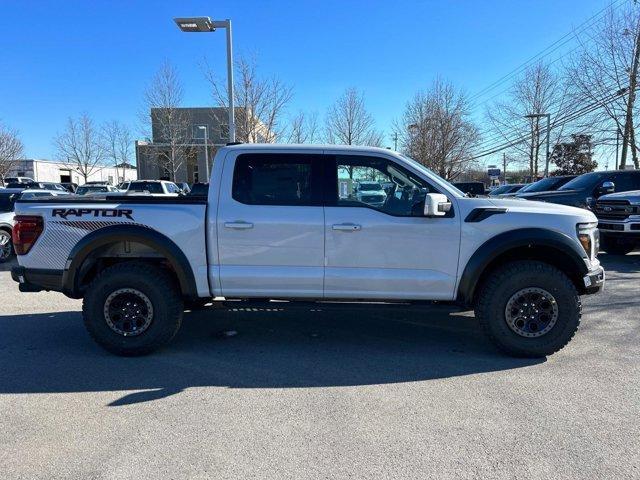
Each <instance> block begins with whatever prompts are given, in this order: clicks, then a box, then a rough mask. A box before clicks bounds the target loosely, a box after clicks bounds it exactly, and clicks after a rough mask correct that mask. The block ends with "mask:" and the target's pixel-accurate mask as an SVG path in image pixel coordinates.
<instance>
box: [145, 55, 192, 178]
mask: <svg viewBox="0 0 640 480" xmlns="http://www.w3.org/2000/svg"><path fill="white" fill-rule="evenodd" d="M182 98H183V89H182V83H181V82H180V79H179V78H178V72H177V71H176V69H175V68H174V67H173V66H172V65H171V63H169V62H168V61H165V62H164V63H163V64H162V66H161V67H160V69H159V70H158V71H157V72H156V74H155V75H154V77H153V79H152V80H151V83H150V84H149V85H148V87H147V89H146V91H145V94H144V103H145V113H146V115H148V116H146V122H147V125H148V126H150V127H151V130H152V132H153V139H154V144H156V148H157V151H156V152H155V155H153V156H152V157H151V159H152V163H154V164H156V165H157V166H158V167H160V168H161V169H162V170H163V171H164V172H165V173H166V174H167V175H168V176H169V178H170V179H171V180H175V179H176V173H177V172H178V171H179V170H180V169H181V168H183V166H184V165H185V164H186V162H187V161H190V160H191V158H192V156H191V155H189V151H190V149H189V146H188V145H187V144H188V142H189V140H190V136H189V120H188V117H187V115H186V114H185V112H184V110H183V109H182V108H180V105H181V104H182Z"/></svg>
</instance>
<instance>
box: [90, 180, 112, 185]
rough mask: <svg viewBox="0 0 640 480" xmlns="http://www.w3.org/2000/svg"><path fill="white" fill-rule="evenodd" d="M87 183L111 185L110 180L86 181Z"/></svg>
mask: <svg viewBox="0 0 640 480" xmlns="http://www.w3.org/2000/svg"><path fill="white" fill-rule="evenodd" d="M84 184H85V185H111V183H109V181H108V180H93V181H91V182H85V183H84Z"/></svg>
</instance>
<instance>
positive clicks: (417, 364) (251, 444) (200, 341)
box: [0, 254, 640, 479]
mask: <svg viewBox="0 0 640 480" xmlns="http://www.w3.org/2000/svg"><path fill="white" fill-rule="evenodd" d="M601 261H602V262H603V264H604V265H605V268H606V270H607V276H608V278H607V284H606V288H605V291H604V292H603V293H601V294H599V295H596V296H590V297H583V302H584V316H583V321H582V325H581V328H580V330H579V332H578V333H577V335H576V337H575V338H574V340H573V341H572V342H571V343H570V344H569V345H568V346H567V347H566V348H565V349H564V350H562V351H561V352H559V353H557V354H556V355H553V356H551V357H549V358H547V359H542V360H523V359H514V358H509V357H505V356H503V355H501V354H499V353H497V352H496V351H495V350H494V349H493V347H492V346H491V345H490V344H489V343H488V342H487V341H486V340H485V339H484V337H483V336H482V334H481V333H480V331H479V329H478V327H477V325H476V322H475V319H474V318H473V316H472V314H471V313H470V312H462V313H460V312H452V311H451V310H450V309H448V308H444V307H439V308H435V309H427V308H412V309H409V308H405V307H385V306H381V305H367V306H360V307H358V308H356V309H351V308H347V307H344V306H338V307H328V306H318V307H313V308H311V307H307V306H305V307H291V306H285V305H282V304H277V305H274V306H273V307H272V308H268V309H267V308H255V309H254V308H242V306H241V305H238V307H236V308H225V309H209V310H205V311H198V312H192V313H186V314H185V319H184V323H183V327H182V329H181V331H180V332H179V334H178V336H177V338H176V340H175V341H174V343H173V344H172V345H171V346H170V347H169V348H167V349H165V350H163V351H161V352H158V353H157V354H153V355H150V356H147V357H143V358H119V357H115V356H112V355H110V354H108V353H106V352H104V351H103V350H101V349H100V348H99V347H97V346H96V345H95V344H94V343H93V342H92V341H91V340H90V338H89V336H88V334H87V333H86V332H85V330H84V327H83V325H82V320H81V315H80V308H81V302H80V301H77V300H70V299H68V298H66V297H64V296H62V295H61V294H57V293H31V294H26V293H25V294H20V293H19V292H18V289H17V285H16V284H14V283H13V282H12V281H11V279H10V275H9V272H8V271H7V270H8V268H9V266H7V265H4V266H2V268H0V270H1V271H0V477H1V478H2V479H14V478H25V479H34V478H46V479H50V478H73V479H89V478H96V479H120V478H132V479H133V478H135V479H146V478H149V479H182V478H197V479H200V478H202V479H204V478H229V479H249V478H273V479H286V478H292V479H306V478H309V479H311V478H313V479H315V478H372V479H386V478H398V479H407V478H416V479H418V478H420V479H424V478H437V479H446V478H475V479H488V478H510V479H511V478H527V479H532V478H540V479H550V478H562V479H576V478H597V479H602V478H612V479H613V478H615V479H622V478H639V477H640V433H639V431H640V429H639V427H640V388H639V387H640V348H639V345H640V342H639V339H640V333H639V332H640V295H639V288H638V287H639V286H640V255H637V254H634V255H628V256H626V257H613V256H607V255H602V256H601ZM230 330H233V331H235V332H237V334H236V335H232V336H228V335H225V333H224V332H228V331H230Z"/></svg>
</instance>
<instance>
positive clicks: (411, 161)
mask: <svg viewBox="0 0 640 480" xmlns="http://www.w3.org/2000/svg"><path fill="white" fill-rule="evenodd" d="M398 155H400V157H401V158H402V159H404V161H405V162H407V163H408V164H410V165H411V166H412V167H413V168H415V169H416V170H418V171H422V172H423V173H425V174H426V175H427V176H428V177H429V178H431V179H433V180H434V181H436V182H437V183H440V184H442V185H445V186H446V187H447V188H449V189H451V190H453V191H454V192H455V193H457V194H458V195H459V196H461V197H466V196H467V195H466V193H464V192H463V191H462V190H460V189H459V188H457V187H455V186H454V185H453V184H452V183H450V182H448V181H447V180H445V179H444V178H442V177H441V176H440V175H437V174H436V173H434V172H433V171H432V170H431V169H429V168H427V167H425V166H424V165H422V164H421V163H420V162H418V161H416V160H414V159H413V158H411V157H407V156H406V155H403V154H401V153H400V154H398Z"/></svg>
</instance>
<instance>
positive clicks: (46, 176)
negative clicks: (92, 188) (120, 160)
mask: <svg viewBox="0 0 640 480" xmlns="http://www.w3.org/2000/svg"><path fill="white" fill-rule="evenodd" d="M63 175H70V176H71V182H73V183H77V184H78V185H82V184H83V183H84V177H83V176H82V175H80V173H78V172H77V171H76V170H74V169H73V168H72V167H71V166H70V165H69V164H66V163H62V162H50V161H47V160H24V161H21V162H20V163H19V164H18V165H17V166H16V168H14V169H13V171H11V172H9V174H8V175H7V176H8V177H16V176H24V177H31V178H33V179H34V180H35V181H37V182H55V183H58V182H61V181H62V178H61V177H62V176H63ZM137 178H138V174H137V171H136V169H135V167H134V168H127V169H125V170H123V169H122V168H119V169H118V175H117V176H116V169H115V168H114V167H104V168H101V169H99V170H98V169H96V170H95V171H93V172H92V173H91V175H89V178H88V179H87V181H89V182H97V181H110V182H111V184H112V185H116V184H118V183H120V182H122V181H126V180H136V179H137Z"/></svg>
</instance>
